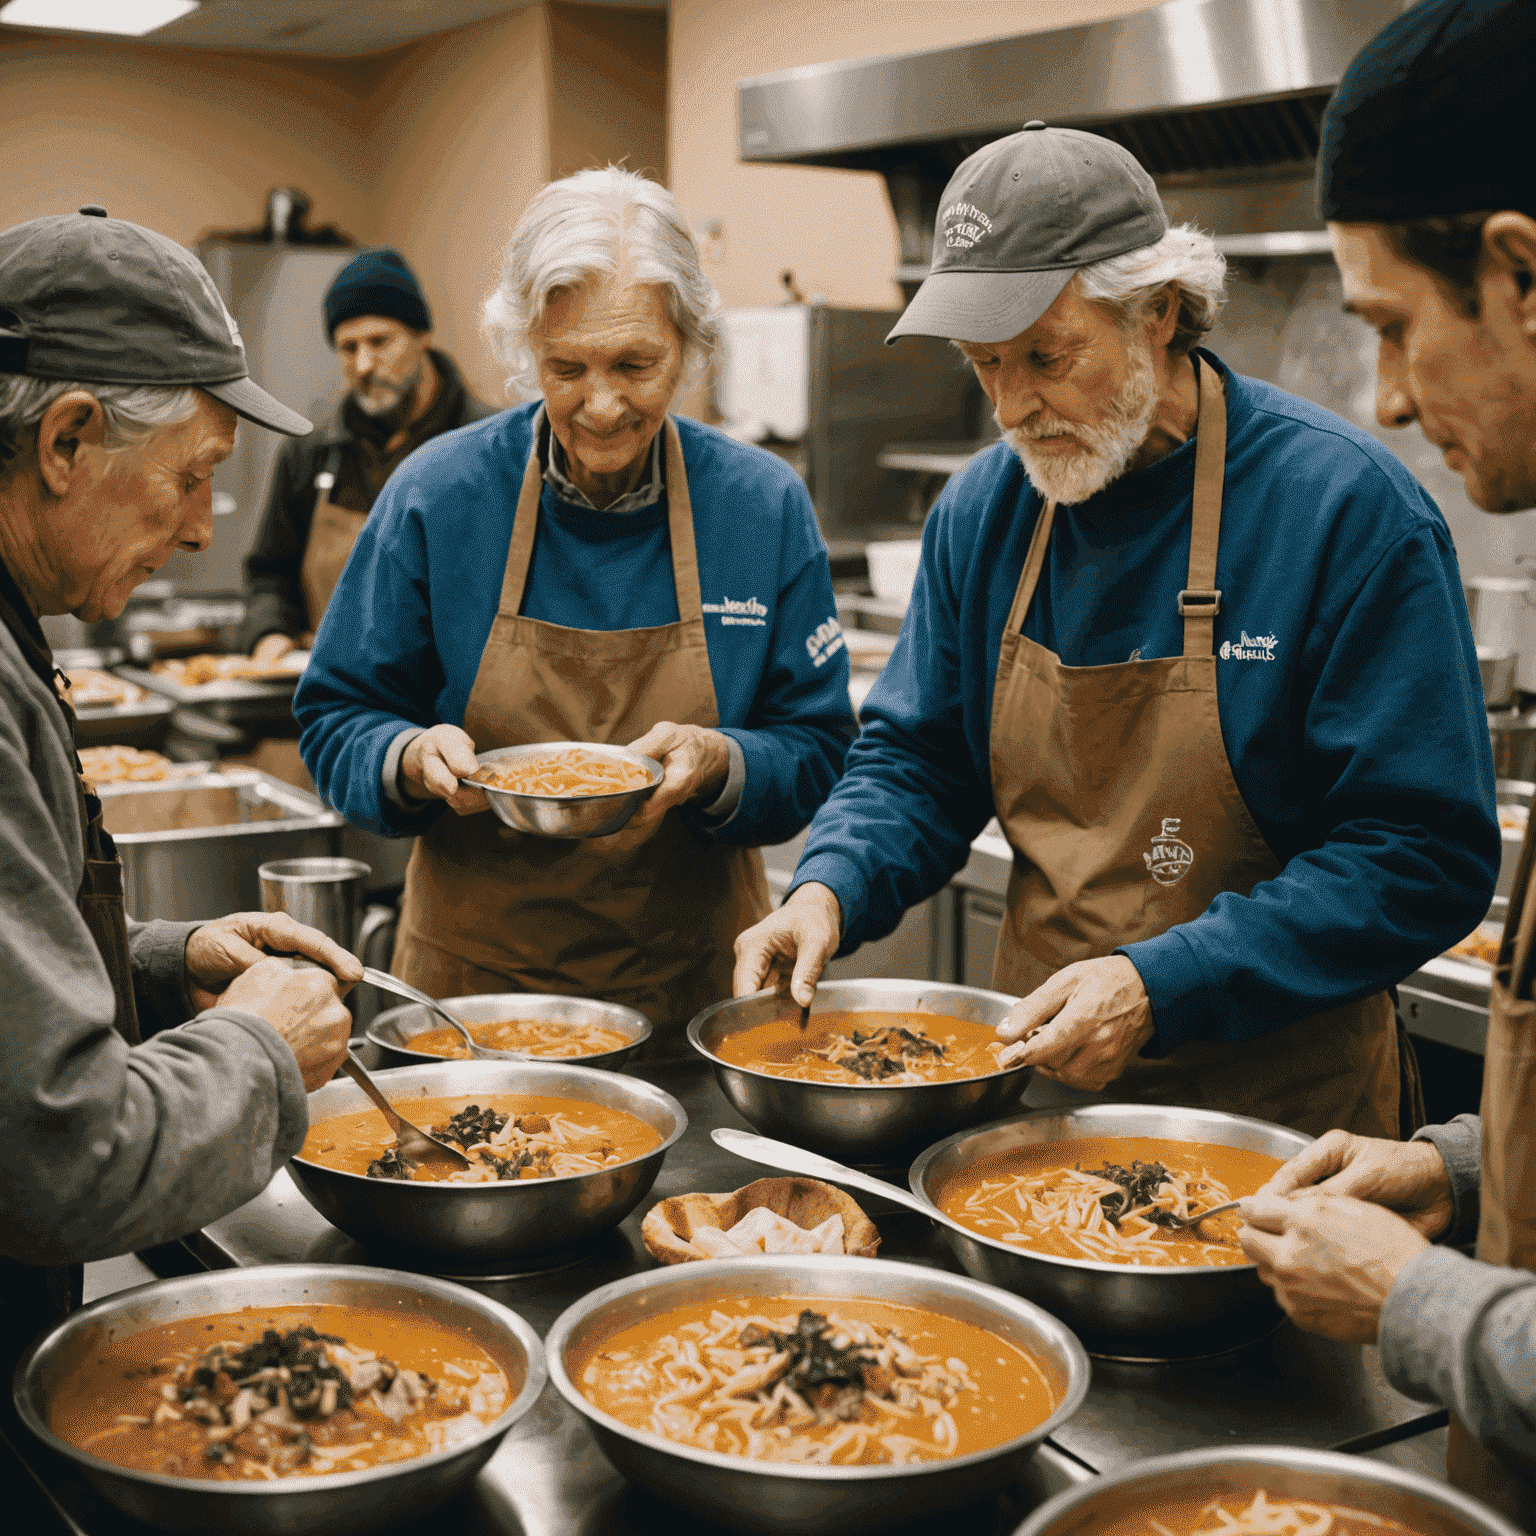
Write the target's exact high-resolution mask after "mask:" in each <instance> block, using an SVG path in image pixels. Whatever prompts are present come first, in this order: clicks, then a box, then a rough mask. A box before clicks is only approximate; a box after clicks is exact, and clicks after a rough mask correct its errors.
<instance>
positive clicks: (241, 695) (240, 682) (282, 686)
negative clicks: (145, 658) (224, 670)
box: [112, 667, 301, 725]
mask: <svg viewBox="0 0 1536 1536" xmlns="http://www.w3.org/2000/svg"><path fill="white" fill-rule="evenodd" d="M112 670H113V671H114V672H115V673H116V674H117V675H118V676H119V677H120V678H122V679H123V681H124V682H129V683H137V684H138V685H139V687H141V688H147V689H149V691H150V692H151V693H154V694H158V695H159V696H160V697H161V698H165V699H169V700H170V701H171V702H172V703H173V704H181V705H185V706H187V707H189V708H191V709H195V710H199V711H200V712H201V713H203V714H205V715H207V716H209V717H210V718H211V719H214V720H219V721H223V722H226V723H228V724H230V725H248V724H251V723H253V722H257V721H266V720H270V721H281V722H287V721H289V720H291V719H292V718H293V694H294V690H295V689H296V688H297V687H298V685H299V677H300V675H301V674H299V673H295V674H294V675H293V676H292V677H282V678H276V679H273V680H272V681H269V682H259V683H258V682H252V681H251V680H250V679H248V678H231V679H229V680H228V681H227V682H218V683H200V684H199V685H198V686H197V687H195V688H188V687H184V686H183V685H182V684H181V683H177V682H173V681H172V680H171V679H170V678H168V677H165V676H162V675H161V674H160V673H158V672H151V671H149V670H148V669H147V668H140V667H114V668H113V669H112Z"/></svg>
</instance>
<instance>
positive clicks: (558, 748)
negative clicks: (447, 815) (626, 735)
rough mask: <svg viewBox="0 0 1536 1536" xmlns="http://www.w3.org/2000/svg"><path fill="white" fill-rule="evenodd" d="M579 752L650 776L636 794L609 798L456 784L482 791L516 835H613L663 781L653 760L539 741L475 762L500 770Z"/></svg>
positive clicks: (584, 744)
mask: <svg viewBox="0 0 1536 1536" xmlns="http://www.w3.org/2000/svg"><path fill="white" fill-rule="evenodd" d="M573 747H579V748H580V749H581V750H582V751H583V752H590V753H591V754H592V755H593V756H594V757H610V758H613V759H614V760H615V761H616V762H621V763H633V764H635V765H636V766H637V767H640V768H644V769H645V771H646V772H647V773H648V774H650V776H651V777H650V782H649V783H648V784H642V785H641V786H640V788H639V789H624V790H620V791H618V792H617V793H616V794H611V795H521V794H518V793H516V792H515V791H514V790H510V789H497V788H496V787H495V785H493V784H482V783H481V782H480V781H479V780H478V779H461V780H460V781H459V782H460V783H461V784H463V785H465V786H466V787H468V788H471V789H483V790H484V791H485V794H486V798H487V799H488V800H489V801H490V802H491V809H492V810H493V811H495V813H496V814H497V816H498V817H500V819H501V820H502V821H504V822H506V824H507V825H508V826H509V827H511V828H512V829H513V830H514V831H517V832H533V833H536V834H537V835H538V836H539V837H607V836H608V834H609V833H611V832H617V831H618V830H619V829H620V828H621V827H622V826H623V825H624V824H625V822H627V821H628V820H629V818H630V817H631V816H633V815H634V814H635V812H636V811H638V810H639V809H640V805H641V802H642V801H645V800H649V799H650V798H651V796H652V795H654V794H655V793H656V787H657V785H659V784H660V783H661V780H662V772H663V770H662V766H661V764H660V763H658V762H657V761H656V759H655V758H654V757H642V756H641V755H640V754H639V753H638V752H631V751H630V750H629V748H628V747H610V746H604V745H602V744H600V743H598V742H591V741H541V742H534V743H530V744H528V745H526V746H521V747H497V748H496V749H495V751H493V752H482V753H480V754H479V755H478V756H477V757H476V759H475V761H476V762H477V763H479V764H480V766H481V767H482V768H489V767H504V766H509V765H511V764H514V763H521V762H526V761H528V760H529V759H532V758H540V757H548V756H549V755H550V754H551V753H553V752H566V751H569V750H571V749H572V748H573Z"/></svg>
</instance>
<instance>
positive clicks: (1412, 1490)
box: [1014, 1445, 1520, 1536]
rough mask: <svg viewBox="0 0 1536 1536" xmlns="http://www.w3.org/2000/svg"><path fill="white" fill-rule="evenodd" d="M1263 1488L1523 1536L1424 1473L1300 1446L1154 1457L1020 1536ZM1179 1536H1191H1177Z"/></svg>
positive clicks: (1452, 1527) (1067, 1533) (1077, 1496)
mask: <svg viewBox="0 0 1536 1536" xmlns="http://www.w3.org/2000/svg"><path fill="white" fill-rule="evenodd" d="M1259 1488H1263V1489H1264V1490H1265V1492H1266V1493H1268V1494H1270V1495H1271V1496H1274V1497H1280V1498H1294V1499H1305V1500H1307V1501H1309V1502H1313V1503H1319V1504H1342V1505H1345V1506H1347V1507H1349V1508H1352V1509H1359V1510H1363V1511H1365V1512H1366V1513H1367V1514H1370V1515H1380V1516H1383V1517H1385V1518H1386V1519H1389V1520H1397V1521H1399V1522H1401V1524H1402V1525H1405V1526H1407V1527H1408V1529H1409V1530H1410V1531H1414V1532H1416V1533H1418V1536H1520V1533H1519V1531H1517V1530H1516V1529H1515V1527H1514V1526H1513V1525H1511V1524H1510V1523H1509V1522H1508V1521H1507V1520H1504V1519H1502V1518H1501V1517H1500V1516H1498V1515H1496V1514H1495V1513H1494V1512H1493V1511H1492V1510H1491V1509H1489V1508H1488V1507H1487V1506H1486V1505H1485V1504H1482V1503H1479V1502H1478V1500H1476V1499H1471V1498H1468V1497H1467V1495H1466V1494H1464V1493H1458V1492H1456V1490H1455V1489H1454V1488H1448V1487H1447V1486H1446V1485H1445V1484H1444V1483H1437V1482H1434V1481H1432V1480H1431V1479H1430V1478H1427V1477H1424V1476H1422V1475H1421V1474H1420V1473H1418V1472H1409V1471H1408V1470H1406V1469H1405V1468H1403V1467H1394V1466H1391V1465H1389V1464H1388V1463H1386V1462H1380V1461H1367V1460H1366V1459H1365V1458H1364V1457H1362V1456H1341V1455H1340V1454H1339V1453H1338V1452H1337V1451H1315V1450H1311V1449H1309V1448H1307V1447H1303V1446H1299V1445H1245V1446H1221V1447H1218V1448H1216V1449H1214V1450H1207V1451H1181V1452H1180V1453H1179V1454H1177V1455H1175V1456H1151V1457H1148V1458H1147V1459H1146V1460H1145V1461H1137V1462H1134V1463H1132V1465H1130V1466H1128V1467H1125V1468H1123V1469H1122V1470H1121V1471H1119V1472H1111V1473H1109V1474H1108V1475H1107V1476H1105V1477H1095V1478H1093V1479H1092V1480H1091V1481H1089V1482H1086V1483H1082V1484H1080V1485H1079V1486H1078V1487H1075V1488H1069V1489H1067V1490H1065V1491H1064V1492H1062V1493H1058V1494H1057V1495H1056V1497H1055V1498H1053V1499H1051V1500H1049V1501H1048V1502H1047V1503H1045V1504H1042V1505H1041V1506H1040V1508H1039V1509H1037V1510H1036V1511H1035V1512H1034V1514H1032V1515H1031V1516H1030V1517H1029V1519H1028V1520H1026V1521H1025V1522H1024V1523H1023V1525H1021V1526H1020V1527H1019V1528H1018V1530H1016V1531H1015V1532H1014V1536H1095V1533H1096V1532H1100V1531H1105V1532H1108V1531H1123V1530H1125V1529H1126V1525H1127V1520H1128V1519H1129V1518H1130V1517H1131V1516H1132V1515H1133V1514H1134V1513H1135V1512H1136V1511H1138V1510H1145V1511H1147V1512H1148V1513H1156V1514H1158V1515H1160V1516H1162V1517H1163V1518H1164V1519H1166V1518H1167V1514H1166V1511H1165V1510H1164V1509H1161V1508H1159V1506H1160V1505H1166V1504H1169V1503H1172V1502H1173V1501H1175V1500H1185V1499H1187V1500H1190V1501H1194V1500H1196V1499H1199V1500H1206V1499H1216V1498H1221V1497H1222V1496H1223V1495H1227V1494H1233V1495H1236V1496H1238V1497H1241V1496H1242V1495H1243V1494H1244V1493H1245V1492H1246V1495H1247V1496H1246V1498H1244V1499H1243V1503H1244V1504H1246V1503H1247V1502H1248V1500H1249V1499H1251V1498H1252V1497H1253V1491H1254V1490H1256V1489H1259ZM1226 1502H1227V1505H1228V1513H1229V1514H1230V1513H1233V1512H1234V1506H1235V1505H1236V1502H1237V1499H1236V1498H1232V1499H1228V1500H1226ZM1166 1528H1167V1527H1164V1529H1166ZM1206 1528H1207V1529H1209V1526H1207V1527H1206ZM1173 1536H1184V1533H1183V1532H1182V1531H1179V1530H1175V1531H1174V1533H1173Z"/></svg>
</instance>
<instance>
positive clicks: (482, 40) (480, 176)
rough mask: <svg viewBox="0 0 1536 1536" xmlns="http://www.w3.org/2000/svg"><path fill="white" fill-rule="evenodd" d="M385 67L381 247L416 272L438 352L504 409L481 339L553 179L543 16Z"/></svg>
mask: <svg viewBox="0 0 1536 1536" xmlns="http://www.w3.org/2000/svg"><path fill="white" fill-rule="evenodd" d="M375 69H376V71H377V73H376V74H375V77H374V80H373V84H372V91H371V94H370V98H369V114H368V115H369V124H368V129H367V134H366V144H367V154H368V160H369V166H370V173H371V176H372V184H373V189H374V191H373V209H374V222H373V231H374V234H373V238H374V239H376V240H378V241H380V242H381V243H383V244H388V245H394V246H398V247H399V249H400V251H401V252H402V253H403V254H404V256H405V258H406V260H407V261H409V262H410V263H411V265H412V267H414V268H415V270H416V273H417V275H418V276H419V277H420V279H421V281H422V285H423V287H424V288H425V289H426V290H427V296H428V301H429V303H430V304H431V305H432V310H433V316H434V320H435V327H436V337H437V341H438V344H439V345H440V346H442V347H444V348H445V349H446V350H447V351H449V352H451V353H452V354H453V355H454V357H456V358H457V359H458V361H459V364H460V365H461V367H462V368H463V369H464V373H465V376H466V378H467V380H468V381H469V384H470V387H471V388H472V389H473V390H474V392H475V393H476V394H478V395H479V396H480V397H481V399H483V400H487V401H489V402H491V403H492V404H496V405H499V404H501V403H503V401H504V398H505V396H504V393H503V389H502V372H501V370H500V368H499V367H498V366H497V364H496V361H495V359H494V358H493V357H492V355H491V351H490V348H489V347H488V346H487V345H486V344H485V341H484V339H483V338H482V336H481V335H480V307H481V304H482V303H483V302H484V299H485V296H486V294H487V293H489V292H490V290H491V288H492V287H493V286H494V285H495V282H496V277H497V272H498V267H499V261H500V255H501V248H502V246H503V245H504V244H505V243H506V239H507V236H508V235H509V234H510V233H511V230H512V226H513V224H515V223H516V222H517V216H518V214H520V213H521V212H522V210H523V207H524V205H525V204H526V203H527V201H528V199H529V198H530V197H531V196H532V195H533V193H534V192H535V191H537V190H538V188H539V186H540V185H542V183H543V182H544V181H545V180H546V179H547V178H548V176H549V163H550V162H549V122H550V89H549V77H550V65H549V49H548V32H547V25H546V19H545V15H544V11H543V8H542V7H531V8H530V9H528V10H525V11H517V12H514V13H513V14H511V15H509V16H503V17H498V18H496V19H495V20H493V21H485V22H480V23H478V24H477V25H475V26H472V27H465V28H463V29H462V30H460V31H458V32H450V33H447V34H445V35H444V36H441V37H434V38H428V39H426V40H425V41H423V42H420V43H417V44H414V45H413V46H412V47H410V48H407V49H403V50H400V51H398V52H396V53H393V54H389V55H386V56H385V57H384V59H383V61H382V62H381V63H379V64H376V65H375Z"/></svg>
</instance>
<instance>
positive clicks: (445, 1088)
mask: <svg viewBox="0 0 1536 1536" xmlns="http://www.w3.org/2000/svg"><path fill="white" fill-rule="evenodd" d="M375 1079H376V1081H377V1082H378V1083H379V1085H380V1086H381V1087H382V1088H383V1089H384V1092H385V1094H386V1095H387V1096H388V1097H389V1098H390V1099H391V1100H392V1101H393V1102H394V1103H396V1104H398V1105H399V1106H400V1108H401V1109H402V1110H403V1111H404V1112H405V1115H406V1118H407V1119H415V1116H413V1115H412V1114H411V1112H410V1101H411V1099H412V1098H415V1097H417V1096H419V1095H423V1094H431V1095H445V1096H446V1095H451V1096H452V1097H454V1098H462V1099H463V1100H464V1101H465V1102H466V1103H471V1102H474V1101H475V1100H477V1099H483V1098H484V1097H485V1096H486V1095H487V1094H493V1093H537V1094H545V1095H548V1096H551V1097H555V1098H569V1099H585V1100H586V1101H587V1102H588V1103H590V1104H602V1105H606V1106H607V1107H608V1108H610V1109H622V1110H624V1111H625V1112H626V1113H627V1114H631V1115H634V1116H636V1117H637V1118H639V1119H641V1120H643V1121H645V1123H646V1124H647V1125H649V1126H652V1127H654V1128H655V1130H656V1131H658V1132H659V1133H660V1135H661V1144H660V1145H659V1146H657V1147H655V1148H654V1149H653V1150H652V1151H650V1152H647V1153H645V1154H644V1155H643V1156H641V1157H637V1158H633V1159H631V1161H629V1162H627V1163H621V1164H619V1166H618V1167H616V1168H603V1169H601V1170H599V1171H598V1172H596V1173H583V1174H575V1175H568V1176H567V1177H564V1178H558V1179H508V1180H506V1181H505V1182H502V1183H495V1184H443V1183H417V1182H414V1181H408V1182H402V1181H399V1180H395V1179H370V1178H367V1177H365V1176H364V1175H362V1174H360V1173H342V1172H340V1171H338V1170H337V1169H335V1168H322V1167H320V1166H319V1164H317V1163H306V1162H303V1161H302V1160H301V1159H299V1158H297V1157H296V1158H294V1159H293V1161H292V1162H290V1163H289V1164H288V1172H289V1173H290V1174H291V1175H292V1177H293V1182H294V1183H295V1184H297V1185H298V1186H299V1189H300V1190H301V1191H302V1192H303V1194H304V1197H305V1199H307V1200H308V1201H309V1203H310V1204H311V1205H312V1206H314V1208H315V1209H316V1210H317V1211H319V1212H320V1214H321V1215H322V1216H324V1217H325V1219H326V1220H327V1221H328V1222H330V1223H331V1224H332V1225H333V1226H337V1227H340V1228H341V1230H342V1231H343V1232H346V1233H348V1234H349V1235H350V1236H352V1237H355V1238H357V1239H358V1240H359V1241H360V1242H365V1243H366V1242H370V1241H372V1242H382V1243H384V1244H385V1245H395V1246H399V1245H404V1246H406V1247H409V1248H413V1249H417V1250H420V1251H422V1252H426V1253H432V1254H438V1255H442V1256H445V1257H448V1258H453V1259H458V1260H462V1261H468V1262H471V1263H485V1262H489V1261H491V1260H495V1259H509V1258H522V1257H525V1256H527V1255H529V1254H538V1253H549V1252H552V1251H554V1250H557V1249H562V1248H569V1247H570V1246H572V1245H573V1244H575V1243H579V1242H581V1241H582V1240H583V1239H585V1238H588V1237H591V1236H593V1235H594V1234H596V1233H598V1232H603V1231H606V1230H607V1229H608V1228H609V1227H615V1226H617V1225H618V1224H619V1223H620V1222H621V1221H623V1219H624V1218H625V1217H626V1216H627V1215H629V1213H630V1212H631V1211H632V1210H633V1209H634V1208H635V1206H636V1205H638V1204H639V1203H640V1201H641V1200H643V1199H644V1198H645V1195H646V1193H647V1192H648V1191H649V1190H650V1187H651V1185H652V1184H654V1183H655V1182H656V1175H657V1174H658V1173H659V1172H660V1171H661V1165H662V1161H663V1160H664V1159H665V1157H666V1155H667V1151H668V1149H669V1148H671V1147H672V1146H673V1145H674V1143H676V1142H677V1140H678V1139H679V1138H680V1137H681V1136H682V1134H683V1132H684V1131H686V1130H687V1129H688V1116H687V1115H686V1114H685V1113H684V1111H683V1106H682V1105H681V1104H679V1103H678V1102H677V1100H676V1099H674V1098H673V1097H672V1095H671V1094H670V1093H663V1092H662V1090H661V1089H660V1088H654V1087H652V1086H651V1084H649V1083H643V1082H641V1081H640V1080H639V1079H638V1078H633V1077H624V1076H621V1075H620V1074H619V1073H617V1072H595V1071H593V1070H592V1068H591V1067H569V1066H564V1065H558V1064H555V1063H551V1064H549V1065H545V1064H544V1063H543V1062H522V1061H439V1062H437V1063H436V1064H435V1065H433V1066H422V1067H396V1068H395V1069H394V1070H393V1071H389V1072H379V1073H376V1074H375ZM368 1107H369V1103H368V1100H367V1099H366V1098H365V1097H364V1095H363V1092H362V1090H361V1089H360V1088H358V1087H357V1086H356V1085H355V1084H354V1083H352V1082H350V1081H348V1080H346V1079H340V1078H338V1079H336V1080H335V1081H333V1082H329V1083H327V1084H326V1085H325V1087H323V1088H321V1089H318V1090H317V1091H316V1092H314V1093H312V1094H310V1096H309V1118H310V1123H311V1124H315V1123H316V1122H318V1121H321V1120H324V1119H326V1118H328V1117H329V1116H331V1115H340V1114H345V1113H347V1112H348V1111H352V1110H359V1109H367V1108H368ZM381 1123H382V1122H381Z"/></svg>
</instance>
